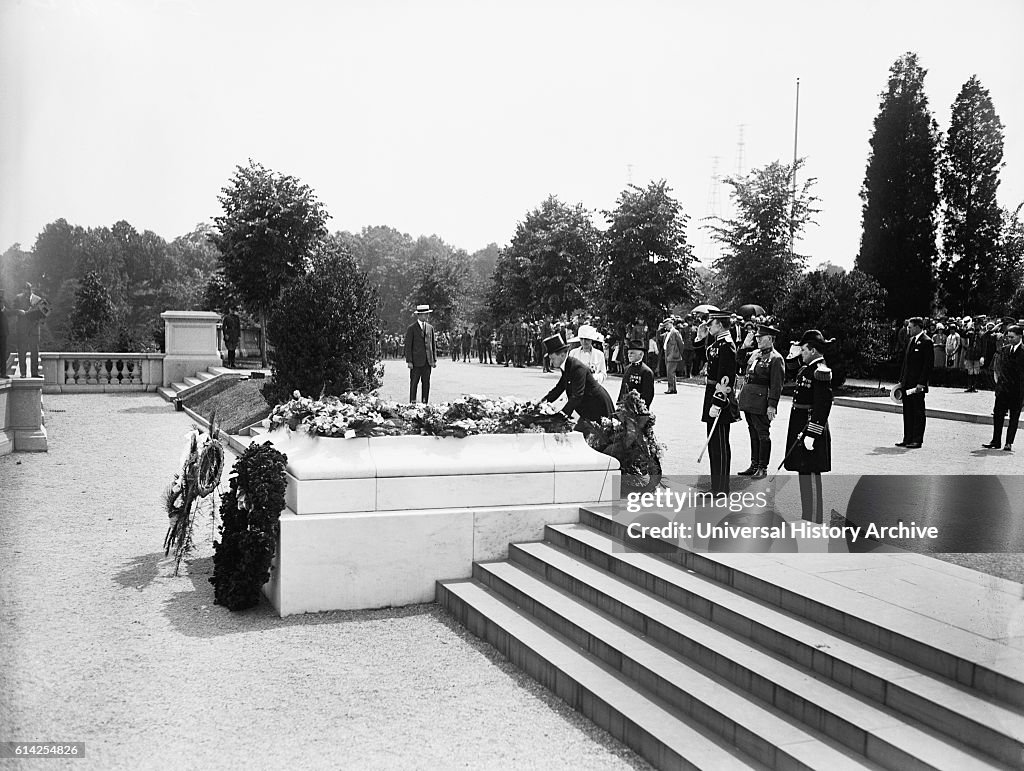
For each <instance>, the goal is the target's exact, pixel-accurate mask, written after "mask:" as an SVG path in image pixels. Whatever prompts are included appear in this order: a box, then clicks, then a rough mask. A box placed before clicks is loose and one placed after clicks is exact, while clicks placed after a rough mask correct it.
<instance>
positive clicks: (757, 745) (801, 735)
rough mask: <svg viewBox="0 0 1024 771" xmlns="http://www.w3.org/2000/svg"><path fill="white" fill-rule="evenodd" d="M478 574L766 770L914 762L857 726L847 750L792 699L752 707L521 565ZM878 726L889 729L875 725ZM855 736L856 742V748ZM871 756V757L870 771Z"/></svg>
mask: <svg viewBox="0 0 1024 771" xmlns="http://www.w3.org/2000/svg"><path fill="white" fill-rule="evenodd" d="M475 568H476V570H475V571H474V578H475V579H476V580H478V581H480V582H481V583H483V584H484V585H485V586H487V587H488V588H490V589H491V590H493V591H495V592H496V593H498V594H499V595H501V596H502V597H504V598H505V599H506V600H508V601H509V602H511V603H513V604H515V605H516V606H518V607H519V608H520V609H521V610H523V611H525V612H527V613H529V614H530V615H531V616H532V617H533V618H535V619H537V620H538V621H540V622H541V623H543V624H544V625H545V626H547V627H548V628H549V629H551V630H553V631H555V632H557V633H558V634H560V635H561V636H562V637H565V638H567V639H569V640H570V641H571V642H572V643H574V644H576V645H578V646H579V647H580V648H582V649H583V650H585V651H588V652H589V653H590V655H592V656H595V657H597V658H599V659H600V660H601V661H603V662H604V663H605V664H607V665H609V666H611V667H612V668H614V669H616V670H617V671H619V672H620V673H621V674H622V675H623V676H624V677H627V678H629V679H630V680H632V681H633V682H634V683H636V685H637V686H638V687H640V688H642V689H643V691H644V692H646V693H649V694H657V696H658V698H660V699H662V700H664V701H665V702H667V703H668V704H669V705H671V707H672V708H673V709H674V710H675V711H676V712H677V714H679V715H681V716H683V717H684V718H685V719H687V720H689V721H692V722H696V723H697V724H699V725H701V726H702V727H703V728H706V729H708V730H711V731H713V732H714V733H715V734H717V735H719V736H721V737H722V738H724V739H726V740H728V741H730V742H731V743H733V744H734V745H735V746H736V747H738V748H740V749H742V750H743V751H744V752H746V753H747V754H749V755H751V756H753V757H754V758H755V759H757V760H759V761H760V762H762V763H765V764H766V765H769V766H771V767H773V768H779V767H795V766H798V765H800V764H803V765H806V766H808V767H810V768H823V769H839V768H851V769H853V768H856V769H862V768H865V767H868V768H871V767H876V766H874V765H873V764H874V763H875V762H876V761H880V762H881V765H879V766H877V767H880V768H894V767H898V768H904V767H906V763H907V762H908V761H910V762H912V761H913V759H912V758H907V756H906V755H905V754H901V753H899V752H898V751H897V750H896V749H894V748H893V747H892V746H891V745H889V744H888V743H886V742H877V741H872V742H870V743H869V737H870V735H869V734H868V733H867V732H866V731H865V730H863V728H861V727H860V726H858V725H856V724H852V725H849V727H847V726H846V725H843V727H844V728H846V730H847V733H849V734H851V736H850V737H844V738H847V743H848V744H849V745H850V746H843V744H842V743H840V741H837V740H836V738H838V736H837V734H838V733H839V731H838V730H837V724H839V723H841V721H840V720H838V719H833V720H832V721H830V722H827V723H826V721H822V722H823V723H825V725H823V726H822V727H821V728H812V727H810V726H809V725H802V724H801V721H800V718H802V717H804V716H803V714H802V713H801V712H800V710H793V711H795V712H796V713H797V715H796V716H795V717H794V715H793V714H787V713H786V711H785V710H783V709H781V708H780V707H781V705H782V703H783V702H785V700H786V699H787V695H786V694H780V696H779V698H778V700H777V703H775V704H773V703H772V702H771V700H768V701H760V702H759V701H757V700H755V699H751V698H750V695H749V694H747V693H745V692H744V690H743V688H741V687H736V686H735V685H730V684H728V683H723V681H722V678H721V677H720V676H718V675H717V674H715V673H714V672H711V671H709V670H707V669H705V668H703V667H701V666H699V665H698V664H694V663H691V662H689V661H687V660H685V658H683V657H680V656H679V655H678V654H676V653H675V652H674V651H672V650H671V649H669V648H668V647H666V646H664V645H661V644H660V643H659V641H657V640H656V639H655V637H654V636H653V635H651V634H647V635H642V634H641V633H639V632H637V631H636V630H635V629H633V628H631V627H629V626H627V625H626V624H623V623H622V622H620V621H618V620H616V619H613V618H612V617H611V616H609V615H608V614H606V613H603V612H601V611H599V610H597V609H596V608H594V607H593V606H592V605H589V604H586V603H584V602H582V601H580V600H579V598H578V597H575V596H574V595H572V594H570V593H569V592H567V591H565V590H562V589H558V588H556V587H554V586H552V585H551V584H550V583H546V582H545V581H543V580H541V579H540V578H539V577H538V576H536V575H534V574H532V573H530V572H528V571H526V570H525V569H523V568H520V567H519V566H518V565H515V564H512V563H510V562H507V561H505V562H498V563H477V564H476V566H475ZM689 623H692V619H690V620H689ZM769 688H770V686H769ZM797 703H798V700H796V699H794V704H797ZM858 717H862V716H860V715H858ZM804 720H805V722H807V721H806V718H804ZM887 723H888V725H892V726H896V725H899V720H898V719H896V718H893V717H890V718H888V721H887ZM875 724H876V725H885V724H886V723H884V722H881V721H880V720H879V719H877V717H876V721H875ZM826 731H828V733H826ZM830 734H831V736H830ZM853 734H857V735H858V736H857V738H856V740H855V739H853V738H852V735H853ZM870 738H871V739H872V740H873V739H874V737H870ZM790 747H796V748H797V749H798V751H797V752H795V753H792V754H791V753H790V749H789V748H790ZM865 756H868V757H869V761H868V763H867V765H866V766H865ZM871 756H877V757H871ZM885 761H888V762H885Z"/></svg>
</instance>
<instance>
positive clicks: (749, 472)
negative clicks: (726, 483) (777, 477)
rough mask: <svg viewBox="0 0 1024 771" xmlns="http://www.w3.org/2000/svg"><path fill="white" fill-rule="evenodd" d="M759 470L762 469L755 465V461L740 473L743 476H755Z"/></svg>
mask: <svg viewBox="0 0 1024 771" xmlns="http://www.w3.org/2000/svg"><path fill="white" fill-rule="evenodd" d="M758 471H760V469H759V468H758V467H757V466H755V465H754V464H753V463H751V464H750V468H748V469H747V470H746V471H741V472H739V475H740V476H741V477H752V476H754V474H756V473H757V472H758Z"/></svg>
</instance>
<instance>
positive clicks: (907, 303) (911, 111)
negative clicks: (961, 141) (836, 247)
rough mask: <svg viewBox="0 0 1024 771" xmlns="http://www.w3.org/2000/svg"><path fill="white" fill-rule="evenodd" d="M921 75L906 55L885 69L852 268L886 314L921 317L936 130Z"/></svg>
mask: <svg viewBox="0 0 1024 771" xmlns="http://www.w3.org/2000/svg"><path fill="white" fill-rule="evenodd" d="M926 74H927V71H926V70H925V69H923V68H922V67H921V66H920V64H918V60H917V54H915V53H906V54H904V55H903V56H901V57H900V58H899V59H897V60H896V62H895V63H894V64H893V66H892V68H891V69H890V70H889V85H888V88H887V89H886V90H885V91H883V92H882V94H881V102H880V104H879V111H878V115H877V116H876V117H875V128H874V134H873V135H872V137H871V155H870V156H869V158H868V165H867V172H866V173H865V175H864V185H863V187H862V188H861V193H860V196H861V199H862V200H863V201H864V208H863V232H862V234H861V242H860V253H859V254H858V255H857V263H856V267H857V268H858V269H859V270H861V271H863V272H865V273H867V274H869V275H871V276H873V277H874V278H875V279H876V280H877V281H878V282H879V283H880V284H881V285H882V287H883V288H884V289H885V290H886V292H887V303H886V312H887V313H888V314H889V315H890V316H894V317H901V316H903V317H905V316H911V315H914V314H925V313H928V311H929V310H930V308H931V304H932V301H933V299H934V294H935V267H936V261H937V252H936V247H935V234H936V209H937V207H938V203H939V194H938V190H937V184H936V172H937V165H938V156H939V130H938V125H937V124H936V123H935V119H934V118H933V117H932V114H931V112H930V111H929V109H928V97H927V96H926V95H925V92H924V77H925V75H926Z"/></svg>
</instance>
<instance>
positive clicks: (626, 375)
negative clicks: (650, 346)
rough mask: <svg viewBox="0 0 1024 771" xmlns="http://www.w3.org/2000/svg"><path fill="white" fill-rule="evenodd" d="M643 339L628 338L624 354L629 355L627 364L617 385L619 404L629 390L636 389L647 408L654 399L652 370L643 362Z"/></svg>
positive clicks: (644, 346)
mask: <svg viewBox="0 0 1024 771" xmlns="http://www.w3.org/2000/svg"><path fill="white" fill-rule="evenodd" d="M646 347H647V346H646V345H644V341H643V340H630V341H629V347H628V348H627V353H626V355H627V356H628V357H629V366H627V367H626V370H625V372H623V373H622V382H621V384H620V385H619V398H618V400H617V403H618V404H619V405H621V404H622V403H623V401H624V400H625V398H626V394H628V393H629V392H630V391H636V392H637V393H638V394H640V398H641V399H643V400H644V404H646V405H647V409H650V408H651V402H653V401H654V371H653V370H652V369H651V368H650V367H648V366H647V365H646V364H644V349H645V348H646Z"/></svg>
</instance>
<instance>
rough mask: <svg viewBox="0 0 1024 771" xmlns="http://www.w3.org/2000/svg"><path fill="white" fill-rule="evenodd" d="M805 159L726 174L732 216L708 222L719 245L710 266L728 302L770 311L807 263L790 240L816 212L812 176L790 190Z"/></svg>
mask: <svg viewBox="0 0 1024 771" xmlns="http://www.w3.org/2000/svg"><path fill="white" fill-rule="evenodd" d="M803 164H804V161H803V159H800V160H798V161H797V163H796V166H795V168H794V166H793V165H792V164H789V165H787V164H785V163H781V162H779V161H774V162H773V163H770V164H769V165H767V166H765V167H763V168H760V169H754V170H753V171H751V172H750V173H749V174H747V175H746V176H745V177H728V178H726V180H725V182H726V184H728V185H731V186H732V192H731V193H730V197H731V198H732V202H733V207H734V208H735V211H736V216H735V217H733V218H731V219H723V218H721V217H714V218H713V220H714V221H715V222H716V223H717V224H714V223H713V224H709V225H708V226H707V228H708V230H710V231H711V237H712V238H714V239H715V240H716V241H718V242H719V243H720V244H721V245H722V247H723V249H722V255H721V256H720V257H719V258H718V259H716V260H715V262H714V265H713V267H714V268H715V269H716V270H717V271H718V273H719V279H720V282H721V284H720V291H721V293H722V298H721V299H722V301H723V302H724V303H725V305H726V306H732V307H738V306H740V305H743V304H745V303H757V304H758V305H763V306H764V308H765V310H767V311H768V312H771V311H772V310H773V309H774V308H775V304H776V302H777V301H778V300H779V298H780V297H782V295H783V294H784V293H785V291H786V287H787V285H788V284H789V283H790V282H791V281H792V280H793V279H794V278H795V277H796V276H797V275H798V274H799V273H800V271H801V270H802V269H803V267H804V265H805V264H806V262H807V258H806V257H805V256H804V255H799V254H796V253H795V252H794V251H793V244H792V241H793V239H794V238H795V236H796V234H799V233H801V232H803V230H804V228H805V227H806V226H807V224H808V223H811V222H813V221H814V220H813V219H812V217H813V216H814V214H815V213H817V212H818V211H820V209H816V208H814V204H815V203H816V202H817V201H818V200H820V199H818V198H817V197H816V196H813V195H811V193H810V190H811V188H812V187H813V186H814V183H815V182H816V181H817V180H815V179H814V178H811V179H808V180H806V181H805V182H804V183H803V185H802V186H801V188H800V190H799V191H798V192H797V193H796V195H795V196H794V194H793V187H792V183H793V175H794V174H795V173H797V172H798V171H799V170H800V168H801V167H802V166H803Z"/></svg>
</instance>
